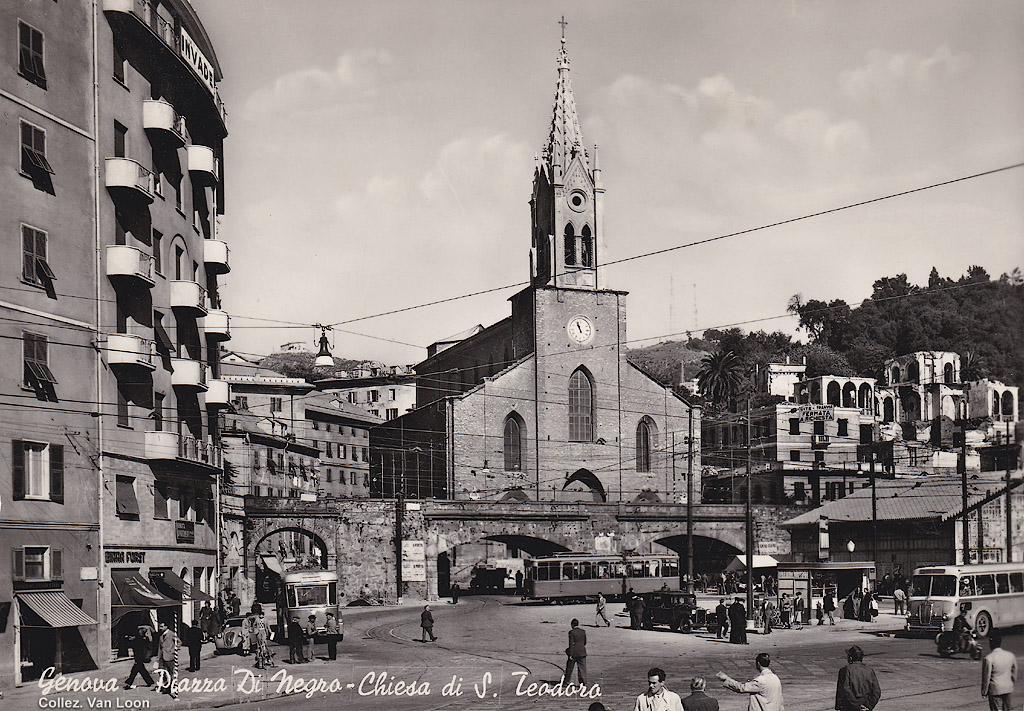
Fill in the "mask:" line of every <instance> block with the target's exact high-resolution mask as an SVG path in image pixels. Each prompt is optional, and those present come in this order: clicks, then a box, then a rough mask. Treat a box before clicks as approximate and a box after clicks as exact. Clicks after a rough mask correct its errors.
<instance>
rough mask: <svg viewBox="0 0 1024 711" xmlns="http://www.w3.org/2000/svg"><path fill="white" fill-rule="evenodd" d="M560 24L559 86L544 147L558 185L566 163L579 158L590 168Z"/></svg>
mask: <svg viewBox="0 0 1024 711" xmlns="http://www.w3.org/2000/svg"><path fill="white" fill-rule="evenodd" d="M559 24H560V25H562V45H561V48H560V49H559V52H558V85H557V88H556V89H555V107H554V112H553V114H552V116H551V131H550V132H549V134H548V142H547V145H546V146H545V147H544V160H545V162H546V163H548V165H549V167H550V168H551V176H552V179H553V180H554V181H555V182H560V181H561V178H562V176H563V175H564V172H565V169H566V167H567V166H568V164H569V162H570V161H571V160H572V159H573V158H574V157H575V156H577V155H578V156H581V158H582V160H583V162H584V164H585V165H587V167H588V168H589V164H588V157H587V151H586V148H584V147H583V133H582V131H581V130H580V119H579V116H578V115H577V113H576V99H575V98H574V97H573V94H572V82H571V81H570V80H569V52H568V50H567V49H566V46H565V25H566V24H567V23H566V22H565V18H564V17H563V18H562V20H561V22H560V23H559Z"/></svg>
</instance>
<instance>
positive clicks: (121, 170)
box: [103, 158, 154, 202]
mask: <svg viewBox="0 0 1024 711" xmlns="http://www.w3.org/2000/svg"><path fill="white" fill-rule="evenodd" d="M103 163H104V168H105V170H106V182H105V184H106V186H107V189H108V190H113V191H123V192H125V193H128V194H131V195H133V196H135V197H138V198H140V199H142V200H145V201H146V202H153V195H154V192H153V190H154V187H153V172H152V171H151V170H149V168H146V167H145V166H144V165H142V163H139V162H138V161H137V160H132V159H131V158H107V159H105V160H104V161H103Z"/></svg>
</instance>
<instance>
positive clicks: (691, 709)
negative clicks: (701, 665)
mask: <svg viewBox="0 0 1024 711" xmlns="http://www.w3.org/2000/svg"><path fill="white" fill-rule="evenodd" d="M707 686H708V683H707V681H705V680H704V677H702V676H695V677H693V681H691V682H690V695H689V696H687V697H686V698H685V699H683V711H718V699H714V698H712V697H710V696H708V695H707V694H706V693H705V691H704V690H705V689H706V688H707Z"/></svg>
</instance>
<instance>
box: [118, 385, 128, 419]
mask: <svg viewBox="0 0 1024 711" xmlns="http://www.w3.org/2000/svg"><path fill="white" fill-rule="evenodd" d="M117 426H118V427H130V424H129V422H128V398H126V397H125V396H124V393H123V392H121V388H120V387H118V388H117Z"/></svg>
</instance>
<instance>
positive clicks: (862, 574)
mask: <svg viewBox="0 0 1024 711" xmlns="http://www.w3.org/2000/svg"><path fill="white" fill-rule="evenodd" d="M778 574H779V591H778V593H779V597H780V598H781V597H782V595H783V593H785V594H787V595H789V597H790V599H794V598H795V597H796V593H797V592H799V593H800V596H801V597H802V598H803V599H804V600H806V601H807V604H806V605H805V607H804V619H803V620H801V622H808V621H809V620H810V618H811V616H812V615H813V614H814V609H815V606H816V605H817V604H818V602H823V601H824V599H825V595H826V594H831V595H835V596H836V599H837V600H842V599H843V598H844V597H846V596H847V595H849V594H850V593H851V592H853V591H854V590H856V589H858V588H860V589H861V590H874V587H875V565H874V563H871V562H870V561H849V562H842V563H836V562H830V563H783V562H780V563H779V564H778Z"/></svg>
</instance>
